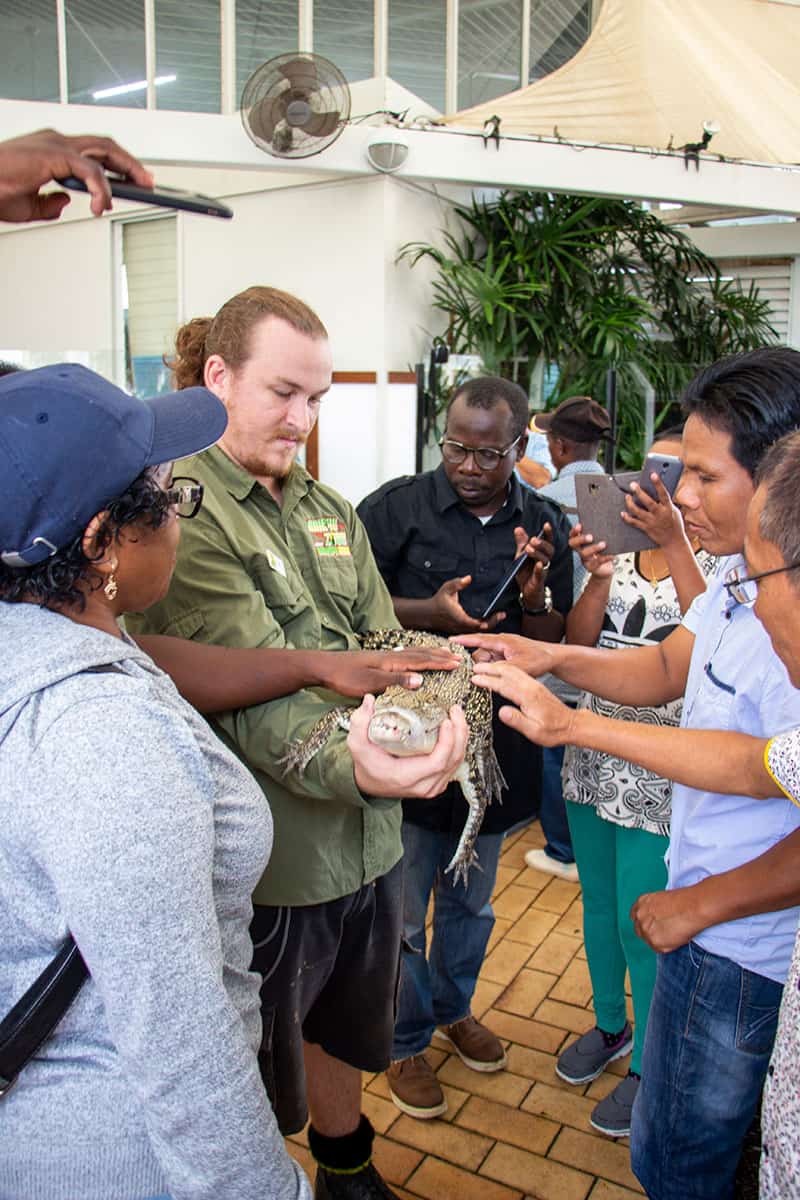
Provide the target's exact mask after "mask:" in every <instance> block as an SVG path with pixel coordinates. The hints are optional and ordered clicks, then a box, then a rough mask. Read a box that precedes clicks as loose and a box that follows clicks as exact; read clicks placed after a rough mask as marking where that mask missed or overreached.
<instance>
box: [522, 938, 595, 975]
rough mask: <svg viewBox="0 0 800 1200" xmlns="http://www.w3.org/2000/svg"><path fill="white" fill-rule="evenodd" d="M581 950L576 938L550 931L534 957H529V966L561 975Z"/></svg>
mask: <svg viewBox="0 0 800 1200" xmlns="http://www.w3.org/2000/svg"><path fill="white" fill-rule="evenodd" d="M579 950H580V942H578V941H577V940H576V939H575V938H573V937H567V936H566V934H563V933H549V934H548V935H547V937H546V938H545V939H544V941H543V942H542V943H541V945H540V946H539V948H538V950H537V951H536V953H535V954H534V955H533V957H532V958H529V959H528V966H529V967H535V968H536V970H537V971H549V972H550V974H552V975H560V974H561V972H562V971H563V970H564V969H565V968H566V967H567V966H568V965H569V964H570V963H571V962H572V960H573V958H574V957H575V955H576V954H577V953H578V951H579ZM584 961H585V960H584Z"/></svg>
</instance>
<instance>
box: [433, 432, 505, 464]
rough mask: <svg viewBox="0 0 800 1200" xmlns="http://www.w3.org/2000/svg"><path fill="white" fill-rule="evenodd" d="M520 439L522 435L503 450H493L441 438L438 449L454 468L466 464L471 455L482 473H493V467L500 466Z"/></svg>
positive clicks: (489, 447) (490, 447)
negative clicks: (468, 456)
mask: <svg viewBox="0 0 800 1200" xmlns="http://www.w3.org/2000/svg"><path fill="white" fill-rule="evenodd" d="M521 437H522V434H520V435H519V437H515V438H514V440H513V442H512V443H511V445H510V446H506V448H505V450H495V449H494V448H493V447H492V446H465V445H464V444H463V443H462V442H454V441H453V440H452V439H451V438H442V440H441V441H440V442H439V448H440V450H441V451H442V458H443V459H444V461H445V462H449V463H452V464H453V466H454V467H457V466H459V464H460V463H463V462H466V459H467V455H468V454H471V455H472V457H473V458H474V459H475V465H476V466H478V467H480V469H481V470H482V471H493V470H494V469H495V467H499V466H500V463H501V462H502V460H503V459H504V458H505V457H506V455H507V454H510V453H511V451H512V450H513V449H514V447H515V446H516V444H517V442H518V441H519V440H520V438H521Z"/></svg>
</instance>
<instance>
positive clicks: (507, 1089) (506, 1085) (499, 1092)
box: [439, 1054, 531, 1108]
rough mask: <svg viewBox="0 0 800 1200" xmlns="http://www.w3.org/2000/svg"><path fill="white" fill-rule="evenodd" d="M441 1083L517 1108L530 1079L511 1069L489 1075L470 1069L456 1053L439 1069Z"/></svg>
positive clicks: (528, 1087) (529, 1084) (525, 1092)
mask: <svg viewBox="0 0 800 1200" xmlns="http://www.w3.org/2000/svg"><path fill="white" fill-rule="evenodd" d="M439 1080H440V1082H441V1083H442V1084H445V1083H446V1084H449V1085H451V1086H452V1087H456V1088H460V1089H461V1090H463V1091H465V1092H470V1093H471V1094H472V1095H473V1096H483V1097H484V1099H486V1100H495V1101H497V1103H498V1104H507V1105H508V1106H509V1108H519V1106H520V1103H521V1101H522V1100H523V1098H524V1097H525V1096H526V1094H527V1092H528V1090H529V1089H530V1086H531V1081H530V1079H521V1078H520V1077H519V1075H514V1074H512V1072H511V1071H508V1070H506V1071H495V1072H493V1073H492V1074H491V1075H488V1074H483V1073H482V1072H479V1071H471V1070H470V1069H469V1067H466V1066H465V1065H464V1063H462V1061H461V1059H460V1058H459V1057H458V1055H457V1054H452V1055H451V1056H450V1058H448V1060H447V1062H446V1063H445V1064H444V1066H443V1067H442V1068H441V1070H440V1071H439Z"/></svg>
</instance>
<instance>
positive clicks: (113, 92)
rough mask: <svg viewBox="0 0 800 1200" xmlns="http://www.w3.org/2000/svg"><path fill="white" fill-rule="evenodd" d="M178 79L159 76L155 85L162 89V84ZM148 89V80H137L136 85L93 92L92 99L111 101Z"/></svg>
mask: <svg viewBox="0 0 800 1200" xmlns="http://www.w3.org/2000/svg"><path fill="white" fill-rule="evenodd" d="M177 78H178V76H177V75H157V76H156V77H155V79H154V80H153V83H154V84H155V85H156V87H160V85H161V84H162V83H174V82H175V80H176V79H177ZM146 87H147V80H146V79H137V81H136V83H120V84H118V85H117V86H116V87H110V88H102V89H101V90H100V91H99V92H92V99H93V100H109V99H110V98H111V97H112V96H124V95H125V94H126V93H127V92H143V91H144V90H145V88H146Z"/></svg>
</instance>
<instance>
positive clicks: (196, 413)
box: [144, 387, 228, 467]
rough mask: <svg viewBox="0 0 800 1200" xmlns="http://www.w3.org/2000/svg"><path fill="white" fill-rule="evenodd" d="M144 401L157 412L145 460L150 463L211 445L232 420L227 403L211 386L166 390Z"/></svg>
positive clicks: (147, 464) (166, 460) (154, 415)
mask: <svg viewBox="0 0 800 1200" xmlns="http://www.w3.org/2000/svg"><path fill="white" fill-rule="evenodd" d="M144 403H145V404H146V405H147V406H148V408H150V410H151V412H152V414H153V442H152V445H151V447H150V451H149V454H148V456H147V462H146V463H145V464H144V465H145V466H148V467H150V466H155V465H156V464H157V463H162V462H170V461H171V460H172V459H175V458H186V456H187V455H189V454H197V453H199V452H200V451H201V450H206V449H208V447H209V446H213V445H214V443H215V442H217V441H219V439H220V438H221V437H222V435H223V433H224V432H225V427H226V425H227V424H228V413H227V410H226V408H225V405H224V404H223V403H222V401H221V400H218V399H217V397H216V396H215V395H214V393H213V392H210V391H209V390H208V388H204V387H190V388H184V389H183V390H182V391H180V392H165V393H164V394H163V395H161V396H152V397H151V398H150V399H149V400H145V401H144Z"/></svg>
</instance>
